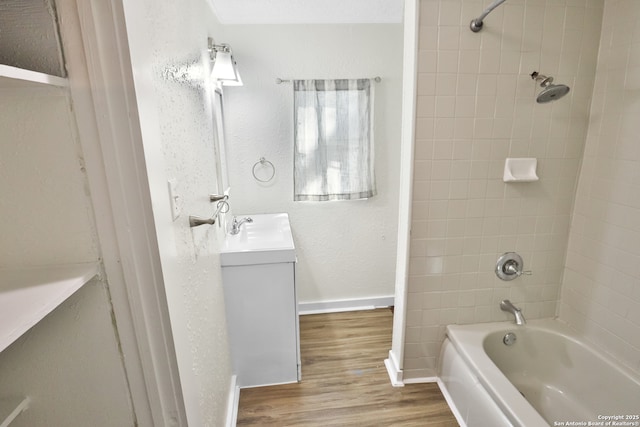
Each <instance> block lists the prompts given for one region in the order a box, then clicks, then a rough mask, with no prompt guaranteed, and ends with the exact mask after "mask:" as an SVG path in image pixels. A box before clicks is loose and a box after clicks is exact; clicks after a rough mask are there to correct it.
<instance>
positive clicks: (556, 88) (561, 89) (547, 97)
mask: <svg viewBox="0 0 640 427" xmlns="http://www.w3.org/2000/svg"><path fill="white" fill-rule="evenodd" d="M569 90H570V89H569V86H567V85H549V86H547V87H546V88H544V89H543V90H542V92H540V94H539V95H538V97H537V98H536V101H537V102H538V104H545V103H547V102H551V101H555V100H556V99H560V98H562V97H563V96H565V95H566V94H568V93H569Z"/></svg>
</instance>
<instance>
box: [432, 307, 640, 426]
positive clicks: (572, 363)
mask: <svg viewBox="0 0 640 427" xmlns="http://www.w3.org/2000/svg"><path fill="white" fill-rule="evenodd" d="M508 332H513V333H515V335H516V337H517V339H516V342H515V343H514V344H513V345H510V346H508V345H505V344H504V343H503V337H504V336H505V334H507V333H508ZM439 382H440V386H441V387H442V388H443V391H444V393H445V395H446V396H447V398H448V400H449V403H450V404H451V405H452V407H453V409H454V412H455V413H456V416H457V418H458V421H459V422H460V423H461V424H463V425H464V424H466V425H467V426H469V427H475V426H478V427H499V426H522V427H538V426H540V427H546V426H554V427H555V426H570V425H577V426H593V425H602V426H607V425H608V426H615V425H618V426H640V378H638V376H636V375H634V374H633V373H631V372H629V371H626V370H623V369H622V368H620V367H618V366H616V365H615V364H613V363H612V362H611V361H609V360H608V359H606V358H605V357H603V356H602V355H600V354H599V353H597V352H595V351H594V350H593V349H591V348H589V347H588V346H587V345H585V344H584V343H583V342H581V341H580V340H579V339H577V338H576V336H575V335H573V334H572V333H571V332H570V331H569V329H568V328H567V327H566V326H565V325H564V324H563V323H561V322H559V321H556V320H551V319H545V320H537V321H536V320H534V321H530V322H529V323H528V324H527V325H525V326H516V325H515V324H513V323H507V322H501V323H485V324H476V325H451V326H448V327H447V339H446V340H445V342H444V344H443V346H442V352H441V355H440V372H439ZM608 422H611V423H609V424H607V423H608Z"/></svg>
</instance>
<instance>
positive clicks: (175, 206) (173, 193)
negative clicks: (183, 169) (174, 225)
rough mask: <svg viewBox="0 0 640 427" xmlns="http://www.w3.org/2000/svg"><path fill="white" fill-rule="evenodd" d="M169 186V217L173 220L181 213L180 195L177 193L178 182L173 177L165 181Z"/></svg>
mask: <svg viewBox="0 0 640 427" xmlns="http://www.w3.org/2000/svg"><path fill="white" fill-rule="evenodd" d="M167 184H168V186H169V203H170V204H171V218H173V220H174V221H175V220H176V219H178V218H179V217H180V214H181V213H182V197H180V195H179V194H178V183H177V181H176V180H175V179H170V180H169V181H167Z"/></svg>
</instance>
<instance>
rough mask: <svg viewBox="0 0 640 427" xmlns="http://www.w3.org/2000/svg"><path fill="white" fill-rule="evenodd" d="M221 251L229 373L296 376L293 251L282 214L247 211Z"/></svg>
mask: <svg viewBox="0 0 640 427" xmlns="http://www.w3.org/2000/svg"><path fill="white" fill-rule="evenodd" d="M250 216H251V218H252V219H253V222H251V223H244V224H243V225H242V228H241V230H240V233H238V234H237V235H228V236H227V238H226V240H225V243H224V247H223V248H222V251H221V264H222V281H223V287H224V298H225V307H226V315H227V326H228V332H229V334H228V335H229V342H230V348H231V358H232V364H233V369H234V373H235V374H236V375H237V384H238V386H239V387H243V388H244V387H257V386H266V385H274V384H283V383H292V382H297V381H300V379H301V375H300V338H299V323H298V302H297V298H296V282H295V267H296V255H295V247H294V244H293V237H292V234H291V228H290V225H289V217H288V215H287V214H272V215H250Z"/></svg>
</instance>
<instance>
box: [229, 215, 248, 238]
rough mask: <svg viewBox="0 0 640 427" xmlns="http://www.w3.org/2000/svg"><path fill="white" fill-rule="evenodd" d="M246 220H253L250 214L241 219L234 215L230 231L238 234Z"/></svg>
mask: <svg viewBox="0 0 640 427" xmlns="http://www.w3.org/2000/svg"><path fill="white" fill-rule="evenodd" d="M245 222H253V219H251V217H249V216H245V217H244V218H242V219H241V220H240V221H238V218H237V217H235V216H234V217H233V221H232V222H231V231H230V233H231V234H238V233H239V232H240V227H241V226H242V224H244V223H245Z"/></svg>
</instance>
